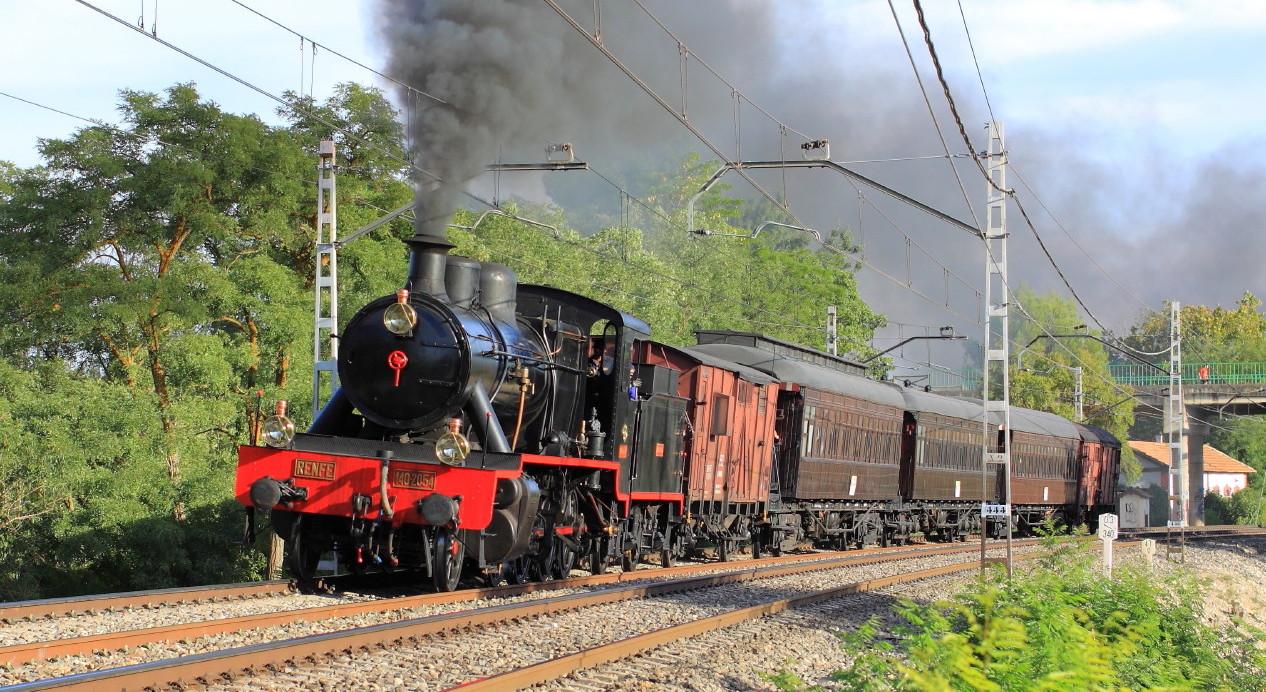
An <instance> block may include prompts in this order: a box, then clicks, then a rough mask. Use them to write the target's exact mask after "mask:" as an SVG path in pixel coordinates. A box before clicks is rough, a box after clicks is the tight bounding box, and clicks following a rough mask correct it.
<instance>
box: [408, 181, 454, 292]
mask: <svg viewBox="0 0 1266 692" xmlns="http://www.w3.org/2000/svg"><path fill="white" fill-rule="evenodd" d="M423 209H424V206H423V204H422V202H421V200H419V201H418V203H417V205H416V206H415V207H414V219H415V220H414V222H413V236H412V237H411V238H409V239H408V240H406V241H405V243H407V244H408V246H409V279H408V286H409V290H411V291H415V292H418V293H425V294H427V295H429V296H432V297H433V298H436V299H437V300H440V301H443V302H445V303H447V302H448V294H447V293H446V292H445V290H444V273H445V268H444V265H445V262H446V260H447V257H446V256H447V255H448V251H449V250H450V249H452V247H453V244H452V243H450V242H448V238H447V237H445V235H444V226H442V225H440V226H438V227H437V226H436V225H435V224H434V223H431V220H430V219H428V218H427V217H426V214H425V212H424V211H423Z"/></svg>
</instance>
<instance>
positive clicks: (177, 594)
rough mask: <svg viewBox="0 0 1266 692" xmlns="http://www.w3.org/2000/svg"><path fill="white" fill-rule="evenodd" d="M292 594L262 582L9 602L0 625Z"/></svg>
mask: <svg viewBox="0 0 1266 692" xmlns="http://www.w3.org/2000/svg"><path fill="white" fill-rule="evenodd" d="M292 591H294V588H293V586H292V585H291V583H290V582H289V581H286V580H273V581H263V582H245V583H240V584H217V585H211V586H190V587H176V588H170V589H153V590H149V591H124V592H120V593H109V594H100V595H95V596H67V597H64V598H43V599H38V600H30V601H13V602H10V603H0V622H6V621H7V622H13V621H15V620H19V619H34V618H40V617H51V616H56V615H72V614H76V613H87V612H91V611H102V610H114V609H119V608H135V607H142V606H153V605H167V604H172V603H193V602H205V601H219V600H227V599H230V598H250V597H255V596H270V595H278V594H286V593H291V592H292Z"/></svg>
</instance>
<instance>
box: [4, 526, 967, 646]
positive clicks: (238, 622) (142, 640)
mask: <svg viewBox="0 0 1266 692" xmlns="http://www.w3.org/2000/svg"><path fill="white" fill-rule="evenodd" d="M947 551H948V552H958V549H956V548H951V547H949V546H935V547H931V548H910V547H908V546H903V547H893V548H870V549H867V550H866V551H852V552H838V553H836V552H832V553H808V554H802V555H788V556H782V557H769V558H761V559H759V560H750V561H744V562H734V563H715V562H713V563H701V564H691V565H679V566H676V567H669V568H664V569H650V570H636V571H633V572H610V573H603V574H597V575H592V576H587V577H572V578H568V579H559V580H555V581H549V582H533V583H530V584H523V585H519V586H501V587H489V588H482V589H464V590H461V591H453V592H444V593H428V594H421V595H415V596H400V597H394V598H383V599H379V600H374V601H360V602H356V603H340V604H336V605H329V606H316V607H311V608H299V609H295V610H283V611H278V612H271V613H256V614H253V615H241V616H237V617H230V618H217V619H211V620H201V621H196V622H188V623H177V624H172V625H162V626H158V627H145V628H139V629H130V630H120V631H117V632H105V633H102V634H93V635H87V636H83V637H74V638H68V639H56V640H47V641H39V642H25V643H21V644H12V645H9V646H3V647H0V665H19V664H22V663H28V662H30V661H37V660H42V659H49V658H57V657H60V656H73V655H80V654H90V653H92V652H94V651H107V650H118V649H124V648H128V647H134V646H142V645H146V644H157V643H162V642H172V641H182V640H190V639H196V638H198V637H208V636H212V635H216V634H224V633H230V632H241V631H245V630H251V629H262V628H265V627H276V626H280V625H288V624H293V623H297V622H318V621H322V620H329V619H331V618H341V617H353V616H356V615H363V614H366V613H380V612H387V611H390V610H405V609H409V608H416V607H422V606H433V605H444V604H449V603H467V602H474V601H481V600H492V599H498V598H510V597H514V596H521V595H524V594H529V593H535V592H544V591H558V590H563V589H572V588H583V587H588V586H600V585H605V584H620V583H627V582H634V581H647V580H651V579H658V578H660V577H663V576H669V577H671V576H675V575H690V574H698V573H700V572H711V571H715V570H718V569H720V570H722V571H724V572H726V573H730V572H733V573H739V572H743V571H748V570H751V569H753V568H754V567H755V568H771V567H777V566H781V565H794V564H804V563H808V564H816V563H821V562H830V563H832V564H835V565H837V566H848V565H849V564H855V563H856V561H859V560H863V559H865V558H867V557H869V556H873V555H881V556H890V557H894V558H895V557H897V556H908V557H921V556H924V555H929V556H933V555H941V554H944V553H945V552H947ZM833 556H834V557H833ZM727 564H728V565H733V566H734V569H730V570H726V569H725V567H724V565H727ZM828 568H829V567H828Z"/></svg>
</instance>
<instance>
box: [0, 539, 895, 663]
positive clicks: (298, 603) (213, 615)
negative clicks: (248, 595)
mask: <svg viewBox="0 0 1266 692" xmlns="http://www.w3.org/2000/svg"><path fill="white" fill-rule="evenodd" d="M915 547H917V546H915ZM736 557H737V556H736ZM840 557H849V555H848V554H841V553H821V554H820V557H819V556H815V557H814V558H812V559H811V561H815V562H816V561H818V560H829V559H836V558H840ZM858 557H862V555H860V554H859V555H858ZM749 559H750V557H748V556H743V558H741V559H738V560H734V561H731V562H725V563H721V562H718V563H716V568H715V569H711V570H705V571H703V572H700V573H697V574H692V575H691V576H702V575H705V574H715V573H722V572H731V571H735V570H736V569H745V568H747V566H746V565H744V564H742V562H743V561H744V560H749ZM736 563H737V564H736ZM639 567H640V568H645V569H648V570H653V569H655V567H654V566H651V565H640V566H639ZM639 571H640V570H639ZM574 574H576V575H578V576H584V574H586V573H582V572H576V573H574ZM645 576H646V577H647V580H648V581H660V580H663V579H672V578H678V577H677V576H675V575H664V576H662V577H660V576H657V575H654V574H653V573H648V574H646V575H645ZM618 586H620V585H617V584H608V585H599V586H593V587H588V588H574V589H558V590H554V591H540V592H536V593H532V594H526V595H523V596H514V597H509V598H498V599H490V600H484V601H476V602H465V603H448V604H440V605H430V606H422V607H417V608H407V609H401V610H385V611H383V612H378V613H364V614H360V615H355V616H349V617H342V618H330V619H326V620H321V621H317V622H298V623H292V624H288V625H280V626H276V627H268V628H263V629H255V630H248V631H243V632H233V633H225V634H218V635H212V636H208V637H200V638H198V639H194V640H189V641H183V642H172V643H155V644H149V645H144V646H138V647H133V648H130V649H121V650H113V651H101V652H97V653H94V654H91V655H79V656H64V657H61V658H56V659H48V660H42V661H32V662H30V663H26V664H22V665H19V666H12V667H9V666H5V665H0V685H9V684H15V683H19V682H30V681H33V680H39V679H43V678H49V677H57V676H63V675H71V674H74V673H83V672H88V671H93V670H100V669H102V668H112V667H117V666H123V665H132V664H136V663H145V662H149V661H157V660H162V659H165V658H172V657H176V656H186V655H190V654H195V653H205V652H208V651H217V650H222V649H227V648H231V647H235V646H243V645H246V644H255V643H259V642H265V641H275V640H279V639H288V638H293V637H302V636H307V635H311V634H322V633H326V632H333V631H336V630H341V629H349V628H352V627H363V626H367V625H376V624H381V623H386V622H396V621H398V620H405V619H409V618H418V617H426V616H430V615H438V614H441V613H449V612H455V611H459V610H467V609H471V608H479V607H484V606H487V605H502V604H507V603H518V602H523V601H533V600H539V599H542V598H551V597H556V596H563V595H567V594H573V593H579V592H582V591H593V590H601V589H610V588H616V587H618ZM374 598H375V597H374V596H369V595H360V594H341V595H339V596H311V595H299V594H294V595H288V596H276V597H265V598H257V599H248V600H241V601H224V602H216V603H198V604H173V605H170V606H162V607H158V608H153V609H145V608H141V609H132V610H122V611H112V612H107V613H99V614H93V615H82V616H71V617H62V618H56V619H50V620H37V621H31V622H21V623H17V625H20V626H22V627H23V628H24V630H23V632H24V633H25V634H24V635H22V637H23V638H18V635H14V641H13V642H12V643H21V642H34V641H46V640H51V639H67V638H70V637H75V636H87V635H92V634H99V633H106V632H117V631H124V630H129V629H137V628H144V627H159V626H163V625H171V624H180V623H190V622H200V621H204V620H211V619H220V618H229V617H237V616H241V615H250V614H259V613H273V612H281V611H286V610H298V609H301V608H308V607H321V606H330V605H336V604H337V603H340V602H349V601H362V600H372V599H374ZM6 629H7V628H6ZM5 635H6V636H8V635H9V633H8V632H7V631H6V632H5Z"/></svg>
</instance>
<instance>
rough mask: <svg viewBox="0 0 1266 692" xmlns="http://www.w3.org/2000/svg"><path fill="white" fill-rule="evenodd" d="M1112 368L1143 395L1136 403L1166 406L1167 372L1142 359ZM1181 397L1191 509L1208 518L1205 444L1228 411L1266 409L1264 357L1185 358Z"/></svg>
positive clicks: (1195, 516)
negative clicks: (1238, 360)
mask: <svg viewBox="0 0 1266 692" xmlns="http://www.w3.org/2000/svg"><path fill="white" fill-rule="evenodd" d="M1166 365H1167V364H1166ZM1161 367H1162V368H1164V367H1165V365H1162V366H1161ZM1109 369H1110V371H1111V374H1112V377H1113V379H1115V380H1116V381H1117V382H1118V383H1119V384H1122V385H1127V386H1129V387H1131V388H1132V389H1133V390H1134V392H1135V395H1136V396H1137V397H1138V398H1139V403H1138V408H1141V409H1144V410H1150V411H1151V412H1153V413H1154V412H1155V411H1156V409H1160V410H1162V411H1163V410H1164V409H1165V402H1166V399H1167V398H1168V396H1169V377H1168V376H1167V375H1164V374H1162V373H1161V372H1158V371H1157V370H1155V369H1153V368H1150V367H1148V366H1146V365H1141V364H1137V365H1136V364H1116V365H1110V366H1109ZM1202 369H1203V370H1202ZM1182 398H1183V406H1184V408H1185V409H1186V414H1187V433H1186V442H1187V463H1188V478H1189V483H1190V486H1191V499H1192V514H1193V519H1194V520H1195V521H1196V522H1200V521H1201V520H1202V519H1203V518H1204V495H1205V487H1204V445H1205V442H1206V440H1207V439H1208V437H1209V433H1210V430H1211V429H1212V425H1216V424H1217V421H1218V420H1219V419H1222V418H1224V417H1227V416H1254V415H1262V414H1266V362H1245V363H1226V362H1198V361H1197V362H1194V363H1184V364H1183V373H1182ZM1153 406H1154V407H1155V408H1154V409H1152V408H1150V407H1153Z"/></svg>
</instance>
